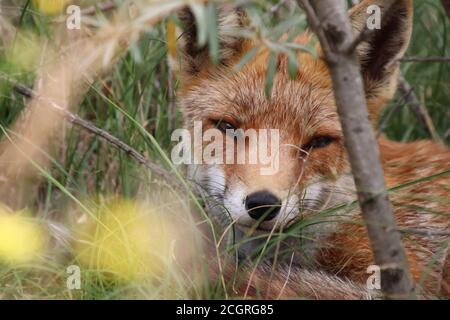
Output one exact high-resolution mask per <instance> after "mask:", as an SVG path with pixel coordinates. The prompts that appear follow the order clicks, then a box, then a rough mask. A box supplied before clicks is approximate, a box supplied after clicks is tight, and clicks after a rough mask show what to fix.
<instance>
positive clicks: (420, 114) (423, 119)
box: [398, 75, 441, 141]
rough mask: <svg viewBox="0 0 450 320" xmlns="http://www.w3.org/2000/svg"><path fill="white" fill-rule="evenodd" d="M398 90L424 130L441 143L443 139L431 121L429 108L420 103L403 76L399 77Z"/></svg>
mask: <svg viewBox="0 0 450 320" xmlns="http://www.w3.org/2000/svg"><path fill="white" fill-rule="evenodd" d="M398 89H399V91H400V92H401V93H402V94H403V95H404V97H405V100H406V102H407V103H408V105H409V107H410V109H411V111H412V112H413V113H414V115H415V116H416V118H417V120H418V122H419V123H420V125H421V126H422V128H423V129H424V130H425V131H426V132H427V133H428V134H429V135H431V137H432V138H433V139H434V140H436V141H440V140H441V139H440V138H439V135H438V134H437V132H436V129H435V127H434V125H433V122H432V121H431V118H430V115H429V114H428V110H427V108H426V107H425V106H424V105H422V103H420V101H419V99H418V98H417V96H416V94H415V93H414V90H413V88H412V87H411V85H410V84H409V83H408V81H406V79H405V78H404V77H403V76H402V75H400V76H399V77H398Z"/></svg>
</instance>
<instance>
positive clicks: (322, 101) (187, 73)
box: [170, 0, 412, 231]
mask: <svg viewBox="0 0 450 320" xmlns="http://www.w3.org/2000/svg"><path fill="white" fill-rule="evenodd" d="M373 4H375V5H379V7H380V9H381V11H382V25H381V30H375V31H374V32H373V33H372V34H370V35H369V36H368V38H367V40H366V41H364V42H363V43H362V44H361V45H360V46H359V47H358V49H357V54H358V56H359V58H360V61H361V68H362V74H363V78H364V81H365V90H366V100H367V105H368V108H369V111H370V114H371V117H372V120H373V121H376V118H377V115H378V113H379V111H380V109H381V108H382V107H383V106H384V104H385V103H386V102H387V101H388V100H389V99H390V98H392V96H393V94H394V91H395V85H396V76H397V72H398V63H397V59H398V58H399V57H401V56H402V55H403V54H404V52H405V50H406V48H407V46H408V43H409V38H410V35H411V26H412V22H411V19H412V12H411V11H412V9H411V1H409V0H402V1H397V2H396V3H395V4H394V5H393V6H392V7H391V8H390V10H389V11H385V10H384V1H381V0H380V1H363V2H362V3H361V4H360V5H358V6H356V7H354V8H353V9H352V10H351V11H350V12H349V15H350V18H351V21H352V23H353V26H354V30H355V34H358V33H359V32H361V31H362V30H363V29H364V28H365V21H366V20H367V18H368V14H367V8H368V7H369V6H370V5H373ZM180 17H181V21H182V22H183V24H184V26H185V29H184V32H183V33H182V35H181V37H180V41H179V42H180V43H179V47H178V55H177V57H170V64H171V67H172V68H173V69H174V70H175V71H176V72H177V73H178V75H179V76H180V79H181V86H180V90H179V103H180V107H181V110H182V113H183V116H184V119H185V126H186V128H187V129H188V130H190V131H191V132H192V133H193V132H194V130H195V129H194V127H195V124H196V123H200V124H201V128H202V132H205V131H207V130H213V131H214V132H215V133H214V136H216V137H217V136H220V137H222V138H223V139H222V140H221V141H222V142H221V144H222V148H221V149H220V150H221V151H219V152H222V154H221V156H219V158H223V159H233V160H235V159H236V158H237V157H239V155H240V153H242V152H246V153H250V152H252V151H254V149H255V147H254V143H253V144H252V143H251V141H250V139H247V138H248V137H247V136H246V135H244V138H243V147H242V148H240V149H239V148H237V147H235V146H233V142H235V141H236V135H232V134H229V132H231V131H233V130H240V131H242V132H244V133H245V132H247V131H248V130H256V131H257V132H258V130H261V129H270V130H275V131H276V132H277V134H278V139H277V140H275V139H268V141H267V144H268V145H269V146H268V147H267V148H266V149H267V150H271V152H272V154H271V156H272V157H275V158H276V163H277V170H274V172H272V174H268V175H264V174H261V169H262V167H264V166H265V165H266V164H265V163H262V162H261V161H256V162H254V163H248V162H246V163H236V161H234V162H233V161H231V163H230V162H229V161H228V162H227V161H221V162H220V163H215V164H194V165H190V167H189V175H190V177H191V178H192V179H193V180H195V181H196V182H198V184H199V185H200V186H201V188H202V189H203V191H204V192H205V193H206V197H207V199H209V202H210V206H211V207H212V208H213V210H212V212H215V214H216V215H217V217H218V219H219V220H220V221H222V222H224V223H226V224H227V225H228V224H230V223H233V224H234V223H235V224H236V225H237V226H239V227H240V228H243V229H246V228H256V229H260V230H266V231H268V230H274V229H283V228H286V227H289V226H290V225H291V224H292V223H294V222H296V221H298V220H299V219H302V218H305V217H308V216H313V215H314V214H316V213H318V212H321V211H323V210H324V209H327V208H331V207H334V206H336V205H338V204H342V203H345V202H347V201H349V200H352V199H354V198H355V192H354V184H353V178H352V176H351V174H350V166H349V163H348V161H347V155H346V151H345V144H344V138H343V134H342V129H341V126H340V122H339V118H338V114H337V110H336V105H335V101H334V95H333V87H332V82H331V78H330V75H329V71H328V67H327V65H326V62H325V61H324V59H323V56H322V54H321V49H320V47H318V48H317V51H318V52H319V55H318V57H313V56H311V55H310V54H308V53H302V52H299V53H298V55H297V58H298V62H299V66H300V68H299V70H298V71H297V75H296V77H295V78H292V77H291V76H290V75H289V72H288V59H287V57H286V56H283V55H280V56H279V57H278V60H277V65H276V70H277V72H276V75H275V79H274V81H273V83H274V84H273V88H272V91H271V95H270V96H267V95H266V94H265V83H266V75H267V65H268V61H269V56H270V52H269V50H268V49H266V48H264V47H261V46H258V44H257V43H256V42H255V41H254V40H252V39H247V38H243V37H240V36H239V34H241V33H240V32H239V30H240V29H242V28H245V27H246V25H247V23H248V19H247V17H246V15H245V11H244V10H243V9H240V8H230V7H228V6H223V7H222V8H221V10H220V12H219V19H218V21H219V35H220V44H221V54H220V62H219V64H217V65H215V64H213V63H212V62H211V61H210V59H209V58H208V49H207V48H198V47H197V46H196V43H197V41H196V39H197V34H196V27H195V19H194V17H193V15H192V14H191V13H190V12H189V11H188V10H185V11H184V12H183V13H182V14H181V16H180ZM386 31H388V32H386ZM310 41H311V36H310V35H309V34H308V33H305V34H303V35H301V36H299V37H298V38H297V39H295V42H296V43H298V44H303V45H306V44H308V43H309V42H310ZM254 48H257V54H256V55H255V57H254V58H253V59H252V60H251V61H250V62H248V63H246V64H245V65H244V66H243V67H242V68H241V69H240V70H235V68H233V67H234V66H235V65H236V64H237V63H238V62H239V61H240V60H241V59H242V57H243V56H244V55H245V54H246V53H247V52H248V51H249V50H252V49H254ZM275 142H276V144H277V145H276V148H271V147H273V144H274V143H275ZM197 147H202V148H204V147H207V143H205V142H202V145H200V146H199V145H197ZM216 152H217V150H216ZM222 156H223V157H222ZM244 158H245V159H247V158H248V157H247V156H244Z"/></svg>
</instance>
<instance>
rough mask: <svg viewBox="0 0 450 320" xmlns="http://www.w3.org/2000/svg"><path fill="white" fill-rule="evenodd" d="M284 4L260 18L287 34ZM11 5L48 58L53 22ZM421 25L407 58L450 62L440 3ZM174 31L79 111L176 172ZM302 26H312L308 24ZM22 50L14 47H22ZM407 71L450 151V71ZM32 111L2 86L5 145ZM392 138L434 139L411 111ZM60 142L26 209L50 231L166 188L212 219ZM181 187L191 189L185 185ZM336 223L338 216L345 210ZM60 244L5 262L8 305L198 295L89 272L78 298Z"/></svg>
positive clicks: (21, 4) (109, 161) (108, 77)
mask: <svg viewBox="0 0 450 320" xmlns="http://www.w3.org/2000/svg"><path fill="white" fill-rule="evenodd" d="M91 2H92V1H91ZM275 2H276V1H271V2H263V1H259V2H258V1H255V3H256V4H255V6H254V10H255V12H260V11H261V10H265V11H266V14H265V15H262V17H263V18H262V19H263V20H264V21H268V25H272V26H277V25H279V20H278V19H277V18H273V17H271V16H270V15H269V14H268V13H267V9H268V8H270V7H271V5H273V4H275ZM85 3H89V1H87V2H85ZM6 4H7V5H10V6H14V7H15V9H12V10H11V11H10V12H11V16H14V15H15V18H12V19H11V20H12V21H13V24H14V25H15V26H16V27H17V28H20V29H21V30H26V31H28V32H32V33H34V34H38V35H40V37H41V41H40V42H39V43H38V45H39V47H40V48H41V49H42V48H45V46H46V41H48V42H52V41H55V40H56V35H55V34H53V33H52V27H51V26H50V23H49V18H48V17H46V16H44V15H43V14H42V13H41V12H39V11H37V10H36V9H35V8H34V7H33V5H31V4H30V1H16V2H14V5H13V3H12V2H7V3H6ZM286 15H287V16H291V15H292V13H289V11H288V10H282V11H281V14H280V16H281V18H279V19H282V17H283V16H286ZM415 16H416V18H415V22H414V32H413V40H412V44H411V46H410V48H409V50H408V53H407V55H409V56H450V44H449V40H450V37H449V34H448V32H449V30H450V28H449V24H450V22H449V20H448V19H447V18H446V16H445V13H444V11H443V10H442V8H441V7H440V5H439V1H437V0H424V1H416V2H415ZM165 23H166V21H164V22H163V23H161V24H159V25H157V26H156V27H155V28H152V29H151V30H149V31H148V32H145V33H144V34H143V36H142V37H141V38H140V39H139V41H138V42H137V43H136V44H135V45H134V46H133V49H132V50H130V51H129V52H128V53H126V54H125V55H124V56H123V57H121V58H120V60H119V61H118V62H117V64H116V65H114V67H113V68H112V70H110V71H109V72H108V73H106V74H105V75H104V76H102V77H101V78H100V79H98V80H96V81H95V82H93V83H92V84H90V87H89V88H88V90H87V92H86V93H85V94H83V97H82V99H81V101H80V103H79V104H78V105H77V107H76V109H75V110H73V111H74V112H75V113H76V114H78V115H80V116H82V117H83V118H85V119H88V120H90V121H92V122H93V123H94V124H95V125H96V126H97V127H99V128H102V129H104V130H107V131H108V132H110V133H111V134H112V135H114V136H116V137H118V138H119V139H120V140H122V141H124V142H125V143H127V144H129V145H131V146H133V147H134V148H135V149H136V150H138V151H140V152H141V153H142V154H144V155H146V156H147V157H148V158H149V159H152V160H153V161H155V162H158V163H160V164H162V165H163V166H165V167H166V168H168V170H171V169H174V168H173V167H171V164H170V163H169V161H168V158H167V154H170V150H171V146H172V143H171V141H170V135H171V132H172V130H173V129H174V128H178V127H180V126H181V125H182V123H181V117H180V115H179V113H178V112H176V108H175V105H174V101H173V100H174V95H175V92H174V88H176V80H175V79H174V78H173V76H172V75H171V74H170V72H169V69H168V66H167V63H166V60H167V59H166V58H167V45H166V35H165ZM301 25H302V26H305V25H306V24H305V21H303V22H302V24H301ZM267 32H268V33H269V34H270V32H273V33H274V34H278V33H279V30H278V29H276V28H275V29H273V30H272V29H271V27H269V28H268V30H267ZM12 36H13V37H15V36H17V35H14V34H13V35H12ZM2 43H3V41H0V44H2ZM12 43H13V45H14V43H15V41H13V42H12ZM4 49H5V48H2V50H3V51H2V52H0V71H1V72H2V74H5V73H6V74H8V76H9V77H12V78H14V79H16V80H17V81H20V82H22V83H25V84H27V85H29V86H30V87H32V86H33V82H34V80H35V79H36V72H35V71H36V70H35V69H33V68H22V67H20V66H17V65H16V64H17V62H11V61H10V60H8V59H6V57H5V55H4ZM300 67H301V66H300ZM402 71H403V73H404V75H405V77H406V79H407V80H408V81H409V82H410V84H411V85H412V86H413V87H414V89H415V92H416V93H417V95H418V97H419V98H420V100H421V101H422V103H423V104H424V105H426V106H427V109H428V112H429V114H430V117H431V120H432V122H433V124H434V126H435V128H436V131H437V133H438V135H439V137H440V138H441V139H442V141H444V143H446V144H447V145H449V144H450V127H449V119H450V90H449V88H450V63H444V62H442V63H430V62H427V63H403V64H402ZM398 99H400V96H397V97H396V99H394V101H393V102H391V103H390V104H389V106H388V107H387V109H386V112H385V114H384V117H386V116H387V115H388V114H389V110H390V109H391V108H393V107H394V106H395V104H396V100H398ZM25 103H26V100H25V99H24V98H23V97H22V96H20V95H19V94H17V93H15V92H14V90H13V89H12V85H11V83H9V82H8V81H0V125H1V127H2V131H3V136H4V137H6V136H13V137H16V138H18V139H19V140H23V139H26V137H20V135H19V134H18V133H16V132H15V130H14V128H13V127H12V124H13V123H14V122H15V121H16V120H17V119H18V118H19V117H20V114H21V111H22V110H23V109H24V108H25ZM385 133H386V135H387V136H388V137H390V138H392V139H394V140H398V141H414V140H417V139H424V138H429V137H428V135H427V133H426V132H425V131H424V130H423V129H421V127H420V125H419V124H418V123H417V119H416V118H415V117H414V115H413V113H412V112H411V110H410V109H409V108H408V106H406V105H404V104H402V106H401V108H400V110H399V111H397V112H395V113H394V114H392V115H390V116H389V119H388V123H387V127H386V130H385ZM52 139H55V141H58V147H53V148H49V149H42V150H40V151H39V154H43V155H44V156H45V157H46V158H48V159H50V163H51V165H48V166H42V167H40V165H39V163H38V162H36V163H34V166H35V167H38V172H39V175H40V178H41V179H38V180H37V181H38V183H37V184H33V183H32V184H31V187H30V188H31V189H30V190H32V192H31V193H28V194H27V197H26V201H25V202H22V203H21V205H22V206H26V207H27V208H30V209H31V210H32V211H33V212H35V214H36V219H37V221H39V222H40V223H42V222H45V221H48V220H52V221H55V222H57V223H58V225H59V224H61V225H74V224H76V222H77V220H80V219H84V218H86V215H88V216H90V215H93V216H95V215H94V214H91V213H90V212H89V211H90V205H91V204H92V201H91V200H86V199H92V198H93V197H94V198H95V197H96V196H97V195H106V196H111V195H112V196H115V197H118V198H121V199H136V198H146V197H148V195H149V194H150V195H153V194H159V192H160V190H161V189H164V190H165V189H169V193H171V194H172V197H173V199H175V200H174V202H177V201H178V200H179V199H180V198H181V199H184V200H183V201H185V202H184V204H183V207H184V209H183V210H186V211H188V210H189V206H190V204H189V203H188V202H189V201H194V202H195V203H196V206H197V210H200V211H202V210H203V209H199V208H198V207H201V199H193V198H194V197H195V196H194V195H193V192H192V191H191V190H190V191H189V192H186V190H185V189H183V190H184V192H185V193H187V196H186V197H180V195H179V192H178V191H176V190H171V189H170V187H168V186H167V184H165V183H164V182H155V181H153V180H152V179H151V173H148V172H144V170H143V168H142V167H141V166H139V165H138V164H136V162H135V161H133V160H132V159H130V157H129V156H128V155H127V154H124V153H123V152H121V151H118V150H117V149H115V148H113V147H111V145H108V144H107V143H106V142H105V141H104V140H102V139H100V138H99V137H97V136H94V135H91V134H89V133H87V132H85V131H83V130H80V129H79V128H77V127H75V126H70V125H64V126H63V129H61V130H60V131H59V132H57V133H56V134H55V135H54V136H53V137H52ZM30 144H32V142H30ZM36 148H37V147H36ZM30 160H32V161H33V159H30ZM176 179H180V180H182V178H181V176H177V177H176ZM184 183H185V182H184ZM93 195H94V196H93ZM185 198H187V199H185ZM1 200H2V202H4V203H6V204H8V205H9V206H11V207H13V208H14V207H15V205H17V203H15V200H16V199H8V198H1ZM202 214H205V213H204V212H202ZM329 214H330V215H331V216H332V215H333V214H335V211H331V212H330V213H329ZM202 219H204V218H202ZM308 223H309V224H311V223H320V219H319V221H308V222H305V225H307V224H308ZM303 227H304V225H303V226H302V225H299V226H297V228H299V229H301V228H303ZM295 232H296V231H295V230H293V231H292V230H288V231H287V234H291V235H295ZM285 236H286V235H281V237H285ZM277 239H278V240H277ZM277 241H279V238H277V237H275V239H274V240H272V241H271V242H270V243H269V244H265V245H266V246H268V247H272V246H276V245H277ZM52 245H54V246H55V247H52V248H58V249H54V250H58V251H54V252H51V251H50V252H48V256H44V258H43V259H41V260H40V261H39V262H37V263H33V264H32V265H29V264H24V265H19V266H14V267H11V266H8V265H6V264H1V263H0V299H1V298H15V299H28V298H37V299H54V298H63V299H121V298H168V297H170V298H183V297H186V296H187V295H188V293H187V291H186V283H185V282H183V281H182V280H181V279H180V275H179V274H178V275H174V274H175V272H173V273H172V272H171V271H170V272H168V273H167V274H165V275H164V276H162V277H160V278H158V280H159V282H158V281H157V282H158V283H156V284H155V283H154V282H155V281H154V279H153V280H149V281H131V282H122V281H118V280H117V279H115V278H114V277H111V276H109V275H108V274H106V275H105V273H104V272H101V270H98V269H95V268H92V269H89V268H87V269H83V271H82V277H81V279H82V288H83V290H69V289H67V285H66V280H67V277H68V274H67V272H66V267H67V266H68V265H72V264H74V265H78V264H79V261H77V260H76V255H74V254H73V248H72V247H71V246H70V245H67V246H66V245H61V244H52ZM199 277H200V278H201V276H199ZM200 280H201V279H200ZM200 280H199V281H198V283H196V284H195V285H194V286H193V287H194V290H193V291H194V292H195V294H194V296H195V297H200V296H202V295H203V292H204V291H206V292H207V296H208V297H224V293H223V292H222V290H221V289H220V288H221V285H220V284H218V285H217V286H216V287H214V286H213V287H209V286H206V287H204V285H203V284H201V283H202V282H201V281H200ZM161 283H163V285H161ZM199 283H200V284H199Z"/></svg>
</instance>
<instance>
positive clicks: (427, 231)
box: [397, 228, 450, 237]
mask: <svg viewBox="0 0 450 320" xmlns="http://www.w3.org/2000/svg"><path fill="white" fill-rule="evenodd" d="M397 230H398V231H399V232H401V233H405V234H416V235H420V236H425V237H435V236H444V237H448V236H450V230H434V229H415V228H397Z"/></svg>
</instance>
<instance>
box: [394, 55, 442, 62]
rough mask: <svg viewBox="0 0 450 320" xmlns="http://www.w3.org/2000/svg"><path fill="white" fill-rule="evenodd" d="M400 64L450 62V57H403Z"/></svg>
mask: <svg viewBox="0 0 450 320" xmlns="http://www.w3.org/2000/svg"><path fill="white" fill-rule="evenodd" d="M400 61H401V62H450V57H438V56H430V57H403V58H401V59H400Z"/></svg>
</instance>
